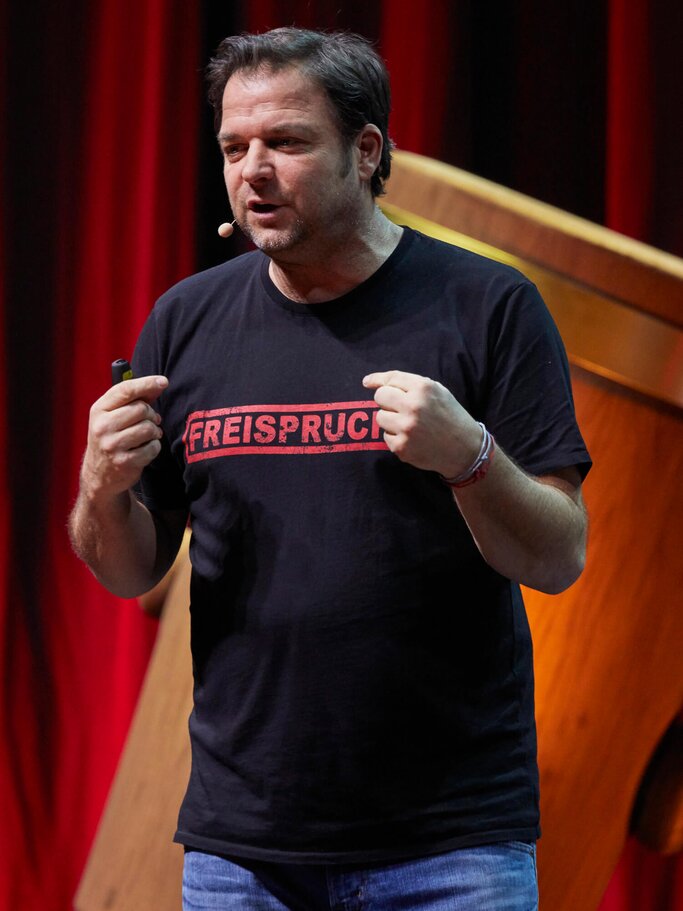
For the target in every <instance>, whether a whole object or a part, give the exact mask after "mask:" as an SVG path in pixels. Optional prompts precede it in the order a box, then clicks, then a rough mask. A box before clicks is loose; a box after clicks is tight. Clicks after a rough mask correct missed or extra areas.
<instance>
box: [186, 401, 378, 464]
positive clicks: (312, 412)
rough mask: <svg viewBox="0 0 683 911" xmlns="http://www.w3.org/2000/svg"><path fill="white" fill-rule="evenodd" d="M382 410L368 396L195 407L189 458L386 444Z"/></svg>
mask: <svg viewBox="0 0 683 911" xmlns="http://www.w3.org/2000/svg"><path fill="white" fill-rule="evenodd" d="M377 410H378V409H377V405H376V404H375V403H374V401H368V402H325V403H316V404H309V405H236V406H234V407H232V408H215V409H213V410H211V411H193V412H192V414H190V415H188V417H187V422H186V425H185V433H184V434H183V443H184V444H185V459H186V461H187V462H196V461H199V460H201V459H215V458H219V457H221V456H231V455H260V454H263V455H266V454H267V455H277V454H282V455H291V454H295V455H315V454H318V453H321V454H325V453H331V452H354V451H357V450H361V449H386V448H387V444H386V443H385V442H384V438H383V435H382V430H381V428H380V427H379V425H378V424H377Z"/></svg>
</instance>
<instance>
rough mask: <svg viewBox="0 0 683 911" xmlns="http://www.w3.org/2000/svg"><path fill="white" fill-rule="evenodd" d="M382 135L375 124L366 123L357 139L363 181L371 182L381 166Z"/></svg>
mask: <svg viewBox="0 0 683 911" xmlns="http://www.w3.org/2000/svg"><path fill="white" fill-rule="evenodd" d="M383 145H384V142H383V140H382V133H381V131H380V129H379V127H376V126H375V124H374V123H366V124H365V126H364V127H363V129H362V130H361V131H360V133H359V134H358V136H357V137H356V148H357V150H358V175H359V177H360V178H361V180H370V179H371V178H372V175H373V174H374V173H375V171H376V170H377V167H378V166H379V161H380V158H381V155H382V146H383Z"/></svg>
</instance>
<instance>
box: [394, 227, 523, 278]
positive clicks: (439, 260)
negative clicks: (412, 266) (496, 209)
mask: <svg viewBox="0 0 683 911" xmlns="http://www.w3.org/2000/svg"><path fill="white" fill-rule="evenodd" d="M412 233H413V234H414V235H415V243H414V244H413V251H414V255H415V256H416V257H418V258H419V259H422V260H423V262H424V263H425V264H426V265H429V266H430V267H431V268H434V269H439V270H441V269H443V270H447V271H449V272H453V273H454V274H457V275H460V276H462V277H464V278H468V279H472V280H483V281H489V280H491V279H492V278H494V279H498V280H500V281H503V282H507V283H509V284H511V285H519V284H520V283H528V282H529V279H528V278H527V277H526V276H525V275H524V274H523V273H522V272H520V271H519V270H518V269H516V268H514V266H510V265H508V264H507V263H503V262H500V261H499V260H495V259H491V257H489V256H486V255H484V254H482V253H477V252H475V251H473V250H468V249H466V248H465V247H460V246H458V245H457V244H454V243H452V242H450V241H446V240H440V239H438V238H436V237H431V236H430V235H427V234H422V233H421V232H419V231H413V232H412Z"/></svg>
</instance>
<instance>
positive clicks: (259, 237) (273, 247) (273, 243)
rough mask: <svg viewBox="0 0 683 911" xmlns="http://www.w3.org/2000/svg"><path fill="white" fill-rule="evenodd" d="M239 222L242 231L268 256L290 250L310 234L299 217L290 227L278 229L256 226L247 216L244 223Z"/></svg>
mask: <svg viewBox="0 0 683 911" xmlns="http://www.w3.org/2000/svg"><path fill="white" fill-rule="evenodd" d="M238 224H239V227H240V230H241V231H242V233H243V234H245V235H246V236H247V237H248V238H249V240H250V241H251V242H252V243H253V244H254V246H255V247H258V249H259V250H261V251H262V252H263V253H265V254H266V255H267V256H270V255H271V253H283V252H285V251H286V250H290V249H292V248H293V247H295V246H297V245H298V244H300V243H301V242H302V241H304V240H306V238H307V236H308V231H307V229H306V225H305V224H304V222H303V221H302V220H301V219H300V218H298V217H297V218H296V220H295V221H294V223H293V224H291V225H289V227H287V228H282V229H278V230H274V229H268V228H258V227H256V228H254V227H252V226H251V225H250V224H249V223H248V221H247V220H246V218H245V220H244V223H243V224H240V223H239V222H238Z"/></svg>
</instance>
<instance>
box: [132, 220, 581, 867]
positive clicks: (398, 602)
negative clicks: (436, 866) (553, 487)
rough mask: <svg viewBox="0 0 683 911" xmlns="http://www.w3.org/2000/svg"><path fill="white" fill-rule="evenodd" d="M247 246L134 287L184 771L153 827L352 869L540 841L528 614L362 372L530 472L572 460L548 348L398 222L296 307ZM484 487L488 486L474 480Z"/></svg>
mask: <svg viewBox="0 0 683 911" xmlns="http://www.w3.org/2000/svg"><path fill="white" fill-rule="evenodd" d="M268 262H269V260H268V259H267V257H265V256H264V255H263V254H262V253H260V252H258V251H256V252H253V253H248V254H246V255H245V256H242V257H240V258H238V259H236V260H233V261H231V262H228V263H225V264H224V265H221V266H218V267H217V268H214V269H210V270H208V271H207V272H204V273H201V274H199V275H195V276H192V277H191V278H188V279H186V280H185V281H182V282H180V284H178V285H176V286H175V287H174V288H172V289H171V290H170V291H168V292H167V293H166V294H165V295H164V296H163V297H162V298H161V299H160V301H159V302H158V303H157V305H156V307H155V309H154V311H153V313H152V315H151V316H150V319H149V321H148V322H147V324H146V326H145V328H144V330H143V332H142V335H141V338H140V340H139V343H138V347H137V349H136V354H135V358H134V369H135V372H136V373H137V374H138V375H144V374H150V373H162V374H165V375H166V376H168V377H169V380H170V384H169V388H168V390H167V391H165V392H164V393H163V395H162V396H161V398H160V400H159V409H160V411H161V413H162V415H163V427H164V431H165V435H166V436H165V440H166V444H165V446H164V449H163V450H162V454H161V455H160V456H159V458H158V459H157V460H155V462H154V463H152V465H151V466H149V467H148V469H146V471H145V472H144V475H143V479H142V485H141V486H142V494H141V496H142V499H143V500H144V502H146V503H147V505H148V506H149V507H150V508H152V509H167V508H176V507H186V508H187V509H189V512H190V516H191V524H192V543H191V559H192V565H193V574H192V584H191V623H192V655H193V667H194V703H195V705H194V710H193V712H192V716H191V718H190V735H191V742H192V772H191V777H190V782H189V786H188V790H187V794H186V797H185V800H184V802H183V805H182V809H181V812H180V819H179V826H178V832H177V834H176V840H177V841H180V842H182V843H184V844H185V845H188V846H191V847H194V848H198V849H201V850H206V851H213V852H218V853H223V854H232V855H236V856H242V857H247V858H249V857H250V858H255V859H262V860H278V861H293V862H302V863H313V862H338V863H364V862H373V861H382V860H392V859H398V858H402V857H410V856H415V857H417V856H420V855H426V854H430V853H436V852H438V851H442V850H448V849H450V848H454V847H458V846H464V845H468V844H476V843H484V842H490V841H497V840H505V839H518V838H521V839H534V838H535V837H536V836H537V835H538V776H537V768H536V739H535V728H534V716H533V674H532V654H531V640H530V635H529V629H528V625H527V621H526V616H525V611H524V606H523V603H522V598H521V595H520V591H519V587H518V586H517V585H516V584H514V583H512V582H510V581H509V580H508V579H505V578H503V577H502V576H500V575H499V574H498V573H496V572H494V571H493V570H492V569H491V568H490V567H489V566H488V565H487V564H486V563H485V562H484V560H483V559H482V557H481V556H480V554H479V552H478V550H477V548H476V546H475V544H474V542H473V540H472V537H471V535H470V533H469V531H468V529H467V527H466V525H465V523H464V521H463V519H462V517H461V515H460V513H459V511H458V509H457V506H456V504H455V502H454V500H453V498H452V496H451V493H450V491H449V490H448V488H447V487H446V486H445V485H444V484H443V483H442V482H441V481H440V479H439V477H438V476H437V475H436V474H434V473H432V472H427V471H421V470H418V469H416V468H413V467H412V466H410V465H407V464H404V463H403V462H401V461H400V460H399V459H398V458H397V457H396V456H395V455H393V454H392V453H390V452H389V450H388V449H387V448H386V445H385V444H384V441H383V439H382V435H381V432H380V431H379V428H378V427H377V425H376V422H375V420H374V415H375V413H376V409H375V406H374V403H373V402H372V400H371V396H370V395H369V393H368V392H367V390H365V389H364V387H363V386H362V384H361V381H362V378H363V376H365V375H366V374H367V373H370V372H372V371H377V370H389V369H400V370H405V371H409V372H412V373H418V374H421V375H423V376H428V377H431V378H432V379H435V380H439V381H440V382H441V383H443V384H444V385H445V386H446V387H447V388H448V389H450V390H451V391H452V392H453V394H454V395H455V396H456V397H457V399H458V400H459V401H460V402H461V403H462V405H463V406H464V407H465V408H466V409H467V410H468V411H469V412H470V413H471V414H472V415H473V416H474V417H475V418H476V419H477V420H480V421H483V422H484V423H485V424H486V426H487V427H488V428H489V430H490V431H491V432H492V433H493V435H494V436H495V438H496V441H497V443H498V444H499V445H500V446H501V447H502V448H503V449H504V450H505V451H506V452H507V453H508V454H509V455H510V456H512V457H513V458H514V459H515V460H516V461H517V463H518V464H520V465H521V466H522V467H523V468H525V469H526V470H527V471H529V472H531V473H533V474H536V475H542V474H545V473H548V472H551V471H553V470H555V469H558V468H562V467H566V466H569V465H578V466H579V467H580V469H581V470H582V472H584V473H585V471H586V470H587V469H588V466H589V464H590V463H589V459H588V455H587V453H586V450H585V448H584V444H583V441H582V439H581V436H580V434H579V431H578V429H577V427H576V423H575V419H574V412H573V405H572V398H571V391H570V383H569V376H568V370H567V365H566V358H565V355H564V352H563V348H562V344H561V342H560V339H559V337H558V334H557V331H556V329H555V326H554V324H553V322H552V320H551V318H550V316H549V314H548V312H547V310H546V308H545V305H544V304H543V302H542V300H541V299H540V297H539V295H538V292H537V291H536V289H535V288H534V286H533V285H531V284H530V283H529V282H528V281H527V280H526V279H525V278H524V277H523V276H521V275H520V274H519V273H518V272H516V271H515V270H512V269H510V268H507V267H505V266H500V265H497V264H495V263H492V262H491V261H489V260H486V259H484V258H482V257H479V256H476V255H474V254H471V253H468V252H466V251H463V250H460V249H458V248H455V247H451V246H449V245H447V244H443V243H441V242H438V241H435V240H432V239H430V238H427V237H424V236H422V235H420V234H418V233H416V232H413V231H411V230H408V229H405V230H404V234H403V237H402V239H401V242H400V243H399V246H398V247H397V249H396V250H395V251H394V253H393V254H392V255H391V256H390V257H389V258H388V259H387V260H386V262H385V263H384V264H383V265H382V266H381V267H380V269H379V270H378V271H377V272H376V273H375V274H374V275H372V276H371V277H370V278H369V279H368V280H367V281H365V282H364V283H363V284H362V285H360V286H359V287H357V288H355V289H354V290H353V291H351V292H350V293H348V294H345V295H344V296H343V297H341V298H338V299H336V300H334V301H330V302H328V303H320V304H314V305H306V304H298V303H294V302H292V301H290V300H289V299H288V298H286V297H285V296H284V295H282V294H281V293H280V292H279V291H278V290H277V288H276V287H275V286H274V284H273V283H272V281H271V280H270V278H269V276H268ZM484 483H485V482H484Z"/></svg>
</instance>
